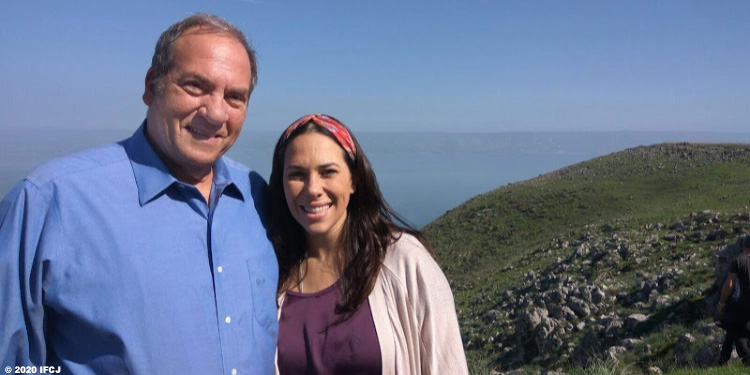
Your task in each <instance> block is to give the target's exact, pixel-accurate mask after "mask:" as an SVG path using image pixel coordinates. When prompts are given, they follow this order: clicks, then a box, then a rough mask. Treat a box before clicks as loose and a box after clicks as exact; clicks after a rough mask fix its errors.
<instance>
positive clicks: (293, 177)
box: [286, 172, 303, 181]
mask: <svg viewBox="0 0 750 375" xmlns="http://www.w3.org/2000/svg"><path fill="white" fill-rule="evenodd" d="M302 178H303V176H302V173H299V172H292V173H289V174H287V175H286V179H287V180H291V181H298V180H301V179H302Z"/></svg>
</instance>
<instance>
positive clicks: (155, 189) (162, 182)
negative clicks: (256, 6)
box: [124, 120, 243, 206]
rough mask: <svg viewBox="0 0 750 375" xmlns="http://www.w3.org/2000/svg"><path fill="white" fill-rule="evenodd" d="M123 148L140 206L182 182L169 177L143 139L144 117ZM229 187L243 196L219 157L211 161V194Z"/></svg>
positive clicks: (160, 161) (144, 129)
mask: <svg viewBox="0 0 750 375" xmlns="http://www.w3.org/2000/svg"><path fill="white" fill-rule="evenodd" d="M124 147H125V152H126V153H127V154H128V158H129V159H130V164H131V165H132V167H133V175H134V177H135V183H136V186H137V187H138V201H139V202H140V204H141V206H143V205H145V204H146V203H148V202H149V201H151V200H152V199H154V198H155V197H156V196H157V195H159V194H161V193H162V192H163V191H164V190H165V189H167V188H168V187H170V186H171V185H172V184H174V183H182V182H180V181H178V180H177V179H176V178H174V176H172V174H171V173H170V172H169V169H167V166H166V165H164V162H163V161H162V160H161V158H159V155H157V154H156V151H154V148H153V147H152V146H151V143H150V142H149V141H148V139H146V120H144V121H143V123H141V126H139V127H138V130H136V131H135V133H134V134H133V136H132V137H130V139H128V140H126V141H125V144H124ZM229 186H233V187H234V188H232V189H230V191H231V192H232V193H235V192H236V193H237V194H239V198H240V199H243V196H242V192H241V191H240V189H238V188H236V186H235V183H234V180H233V179H232V175H231V173H230V172H229V168H228V167H227V165H226V163H225V161H224V157H221V158H219V160H218V161H217V162H216V164H214V181H213V187H212V195H213V194H215V193H218V194H221V193H222V192H224V190H225V188H227V187H229Z"/></svg>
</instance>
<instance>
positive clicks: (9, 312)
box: [0, 181, 49, 367]
mask: <svg viewBox="0 0 750 375" xmlns="http://www.w3.org/2000/svg"><path fill="white" fill-rule="evenodd" d="M48 207H49V205H48V204H47V201H46V200H45V199H44V198H43V197H42V194H40V191H39V189H37V187H36V186H34V185H33V184H31V183H30V182H28V181H22V182H20V183H19V184H17V185H16V186H15V187H14V188H13V189H12V190H11V191H10V193H8V195H7V196H6V197H5V199H3V201H2V202H0V244H1V246H0V301H2V303H0V359H2V362H0V365H2V367H6V366H31V365H34V366H42V365H44V364H45V361H46V345H45V339H44V308H43V305H42V295H43V293H42V274H43V270H42V268H43V267H44V265H43V263H42V262H41V260H40V256H39V251H38V250H39V249H38V247H39V246H38V245H39V243H40V239H41V237H42V232H43V229H44V224H45V217H47V213H48V212H49V209H48Z"/></svg>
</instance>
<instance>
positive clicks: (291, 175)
mask: <svg viewBox="0 0 750 375" xmlns="http://www.w3.org/2000/svg"><path fill="white" fill-rule="evenodd" d="M283 184H284V196H285V197H286V204H287V205H288V206H289V211H291V213H292V216H293V217H294V219H295V220H297V222H298V223H299V224H300V225H301V226H302V228H305V231H306V232H307V237H308V239H310V240H312V241H313V242H319V241H325V242H329V243H332V242H334V241H337V240H338V238H339V236H340V235H341V228H343V227H344V223H345V222H346V207H347V205H348V204H349V197H350V196H351V195H352V194H353V193H354V186H352V176H351V172H350V171H349V166H348V165H347V164H346V160H344V151H343V149H342V148H341V147H340V146H339V145H338V143H336V141H334V140H333V139H331V138H329V137H327V136H325V135H323V134H320V133H305V134H302V135H300V136H298V137H297V138H295V139H294V140H292V142H291V143H290V144H289V145H288V146H287V149H286V154H285V156H284V170H283Z"/></svg>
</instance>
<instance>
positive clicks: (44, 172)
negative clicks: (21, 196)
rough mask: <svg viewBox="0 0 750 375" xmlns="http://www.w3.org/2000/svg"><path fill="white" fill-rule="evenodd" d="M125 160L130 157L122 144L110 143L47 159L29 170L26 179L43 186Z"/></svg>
mask: <svg viewBox="0 0 750 375" xmlns="http://www.w3.org/2000/svg"><path fill="white" fill-rule="evenodd" d="M123 161H128V157H127V154H126V153H125V150H124V148H123V147H122V145H121V144H119V143H110V144H106V145H103V146H99V147H95V148H91V149H87V150H83V151H79V152H75V153H72V154H68V155H64V156H60V157H57V158H54V159H52V160H49V161H46V162H44V163H42V164H40V165H39V166H37V167H36V168H34V169H33V170H32V171H31V172H29V174H28V175H27V176H26V180H27V181H29V182H30V183H32V184H34V185H37V186H43V185H46V184H48V183H50V182H53V181H57V180H59V179H61V178H64V177H66V176H71V175H78V176H79V175H82V174H86V173H92V172H95V171H97V170H100V169H101V168H103V167H107V166H110V165H113V164H116V163H119V162H123Z"/></svg>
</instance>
